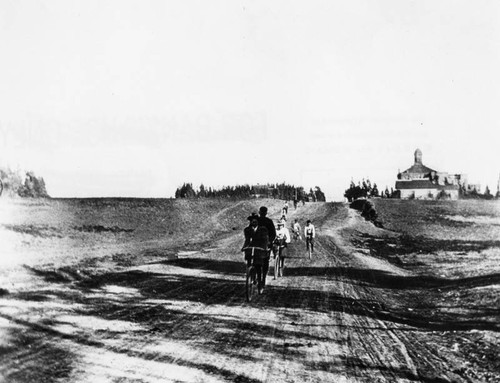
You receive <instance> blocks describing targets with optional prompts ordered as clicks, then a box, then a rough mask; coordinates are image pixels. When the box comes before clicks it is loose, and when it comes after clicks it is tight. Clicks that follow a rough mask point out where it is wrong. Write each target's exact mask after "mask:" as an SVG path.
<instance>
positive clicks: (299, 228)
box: [293, 218, 302, 241]
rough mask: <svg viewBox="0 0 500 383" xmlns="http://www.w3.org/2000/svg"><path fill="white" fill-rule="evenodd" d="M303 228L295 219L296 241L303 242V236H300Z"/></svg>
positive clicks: (294, 235)
mask: <svg viewBox="0 0 500 383" xmlns="http://www.w3.org/2000/svg"><path fill="white" fill-rule="evenodd" d="M300 231H301V227H300V223H299V220H298V219H297V218H295V222H294V224H293V239H294V240H295V241H296V240H297V239H300V240H302V236H301V235H300Z"/></svg>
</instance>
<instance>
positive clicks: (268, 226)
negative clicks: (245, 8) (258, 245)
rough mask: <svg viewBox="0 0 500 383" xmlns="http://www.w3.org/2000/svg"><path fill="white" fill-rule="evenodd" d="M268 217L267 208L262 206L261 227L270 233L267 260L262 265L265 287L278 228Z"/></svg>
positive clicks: (260, 210) (260, 212)
mask: <svg viewBox="0 0 500 383" xmlns="http://www.w3.org/2000/svg"><path fill="white" fill-rule="evenodd" d="M266 215H267V207H265V206H261V207H260V209H259V226H264V227H265V228H266V229H267V233H268V243H267V249H268V253H267V260H266V261H265V262H264V264H263V265H262V274H263V278H262V280H263V287H264V286H265V285H266V277H267V272H268V271H269V259H270V258H271V250H272V246H273V242H274V238H276V228H275V227H274V223H273V221H272V219H270V218H268V217H266Z"/></svg>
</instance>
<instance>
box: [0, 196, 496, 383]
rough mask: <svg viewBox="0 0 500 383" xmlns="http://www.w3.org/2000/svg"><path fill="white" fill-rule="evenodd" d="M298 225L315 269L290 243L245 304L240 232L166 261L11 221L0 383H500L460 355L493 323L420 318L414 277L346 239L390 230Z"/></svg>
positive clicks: (161, 246) (348, 215)
mask: <svg viewBox="0 0 500 383" xmlns="http://www.w3.org/2000/svg"><path fill="white" fill-rule="evenodd" d="M274 207H275V209H274V211H275V212H277V210H278V207H277V206H274ZM225 213H226V212H225V211H224V210H222V211H221V213H220V215H224V214H225ZM294 216H297V217H300V218H301V219H302V218H304V217H310V218H312V219H313V221H314V222H315V223H316V225H317V228H318V241H317V247H316V252H315V253H314V254H313V259H312V260H309V259H308V258H307V257H306V255H305V249H304V248H305V245H304V243H303V242H300V241H299V242H295V243H292V244H291V245H290V252H289V255H290V258H289V259H288V260H287V265H286V269H285V276H284V277H283V278H279V279H278V280H273V279H272V277H271V276H269V277H268V286H267V288H266V291H265V292H264V294H263V295H262V296H259V297H258V298H257V299H256V300H255V301H253V302H251V303H246V302H245V298H244V296H245V295H244V274H243V273H244V265H243V262H242V255H241V254H240V253H239V252H238V249H239V248H240V247H241V244H242V233H241V231H240V228H238V230H234V231H232V232H227V231H226V232H224V233H222V234H220V235H218V234H217V235H215V236H214V237H212V239H211V240H210V241H209V242H204V243H202V242H199V244H200V246H198V247H196V246H194V247H193V246H192V243H191V246H189V245H188V244H187V243H186V244H185V246H184V248H183V247H182V246H180V245H179V244H178V246H177V248H176V252H175V254H172V252H171V251H170V250H169V249H171V248H173V246H170V247H168V246H165V243H163V242H162V241H161V239H159V240H158V241H157V242H155V241H154V240H147V241H146V240H145V241H144V243H134V244H133V246H132V245H131V244H130V243H128V245H127V246H125V247H126V248H124V246H123V245H122V244H121V241H120V238H121V237H120V236H123V238H125V236H126V235H127V232H126V231H123V232H120V233H117V232H118V231H119V230H118V228H117V227H116V230H115V232H114V233H107V232H106V233H104V234H106V235H108V237H106V238H107V239H106V240H104V239H103V241H102V242H95V241H94V242H93V243H92V245H91V246H90V245H87V244H84V243H83V242H84V241H83V240H82V243H80V247H78V246H76V245H75V244H74V241H77V240H78V238H79V237H72V241H73V244H72V245H67V246H66V245H64V244H63V242H64V241H65V240H67V237H65V236H57V235H54V236H53V235H46V236H43V235H39V236H37V235H36V234H34V233H35V232H36V231H35V230H33V227H35V226H36V225H34V226H33V225H32V226H33V227H31V229H30V230H31V232H29V233H28V231H27V230H25V232H24V233H19V230H18V232H17V233H14V234H13V233H12V231H13V230H12V228H19V227H21V226H20V222H17V221H16V222H14V223H10V225H11V226H9V225H8V224H4V226H3V229H4V230H3V235H4V239H5V238H7V239H9V240H10V241H11V242H12V241H18V242H16V243H15V244H12V245H11V246H10V247H7V250H8V251H10V252H11V255H12V254H13V253H14V252H20V253H22V252H25V257H26V258H23V259H24V260H25V261H23V263H17V264H16V263H11V264H9V265H8V267H6V268H5V269H4V272H3V273H2V274H1V275H2V280H1V282H2V286H0V287H2V288H3V290H2V292H3V293H2V296H1V297H0V334H1V336H0V339H1V340H0V342H1V343H0V358H1V359H0V360H1V364H0V379H3V380H2V381H5V382H448V381H453V382H467V381H492V382H493V381H498V380H497V379H498V378H499V377H500V374H498V371H495V370H494V369H491V370H490V371H483V372H482V375H478V371H477V370H473V367H474V366H472V365H471V364H470V362H469V356H470V355H468V354H470V349H467V348H464V347H466V345H468V344H470V343H473V342H474V341H475V339H476V340H477V339H479V338H480V339H482V341H484V342H490V343H491V344H497V339H498V336H497V334H498V329H497V328H496V327H495V325H494V324H492V325H491V326H490V325H488V326H486V325H485V324H484V323H482V322H479V321H478V322H475V323H471V322H467V323H464V324H462V325H461V326H458V327H457V326H456V323H454V322H453V320H450V321H449V322H446V321H443V320H436V319H433V318H432V317H431V316H429V317H426V315H425V313H426V311H425V308H426V302H425V297H422V295H421V291H422V289H419V288H417V284H416V283H415V279H417V280H418V277H417V276H415V275H412V274H411V271H408V270H405V269H403V268H398V267H396V266H394V265H392V264H390V263H388V262H386V261H384V260H382V259H379V258H375V257H371V256H370V255H369V249H363V248H360V247H355V246H354V245H353V243H352V241H351V239H352V237H353V236H355V235H357V234H358V233H359V232H369V233H370V234H372V235H380V236H381V237H391V236H394V235H396V234H395V233H392V232H388V231H384V230H381V229H377V228H374V227H373V226H372V225H371V224H369V223H366V222H364V221H362V220H361V219H360V217H359V216H358V215H357V214H356V213H354V212H353V211H351V210H348V209H347V208H345V207H342V206H339V205H332V204H307V205H306V206H304V207H299V209H298V210H297V211H293V210H292V212H291V217H290V218H291V219H293V217H294ZM272 218H275V217H273V216H272ZM220 219H222V218H221V216H219V217H217V221H219V220H220ZM14 221H15V220H14ZM16 225H17V226H16ZM24 227H25V228H26V226H24ZM44 230H45V232H47V231H50V230H53V231H55V232H56V231H57V230H58V229H57V227H53V226H50V225H49V226H47V227H44ZM106 230H107V231H112V230H108V229H106ZM195 231H196V230H195ZM38 233H40V230H38ZM30 235H31V237H29V236H30ZM85 235H87V234H85ZM89 235H94V236H95V235H97V234H95V233H92V234H89ZM113 236H114V237H113ZM32 237H35V238H32ZM82 238H84V237H82ZM110 238H114V239H113V240H111V239H110ZM23 241H24V242H23ZM54 246H58V250H57V251H56V250H54V253H57V254H58V255H57V256H55V258H53V259H45V260H44V261H40V260H38V261H34V260H33V252H35V251H36V249H37V248H38V249H40V252H42V253H44V252H45V253H47V252H48V249H50V248H54ZM89 246H90V247H89ZM131 248H133V250H130V249H131ZM106 249H109V252H108V253H106ZM127 249H128V251H127ZM67 252H73V253H74V252H79V253H81V254H87V255H88V256H86V257H82V256H80V257H76V258H74V254H72V255H70V254H69V253H67ZM99 252H100V253H102V254H101V255H102V256H100V257H92V256H91V255H92V254H94V255H95V254H97V253H99ZM26 254H27V255H26ZM65 255H66V257H65ZM30 257H31V258H30ZM68 258H69V259H68ZM407 282H408V283H409V284H410V283H412V286H414V287H413V288H412V287H407V286H405V284H406V283H407ZM419 313H420V314H419ZM460 339H461V340H460ZM467 350H469V351H467ZM497 350H498V349H497ZM476 367H477V366H476ZM476 367H474V368H476Z"/></svg>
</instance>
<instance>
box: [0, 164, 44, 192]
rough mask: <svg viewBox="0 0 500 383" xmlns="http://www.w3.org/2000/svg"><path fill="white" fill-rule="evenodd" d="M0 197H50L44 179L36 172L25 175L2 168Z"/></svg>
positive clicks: (0, 169) (0, 170) (0, 173)
mask: <svg viewBox="0 0 500 383" xmlns="http://www.w3.org/2000/svg"><path fill="white" fill-rule="evenodd" d="M0 195H1V196H9V197H31V198H48V197H50V196H49V194H48V193H47V189H46V187H45V181H44V179H43V178H42V177H37V176H36V175H35V173H34V172H32V171H29V172H26V173H24V175H23V173H22V172H21V171H13V170H11V169H9V168H0Z"/></svg>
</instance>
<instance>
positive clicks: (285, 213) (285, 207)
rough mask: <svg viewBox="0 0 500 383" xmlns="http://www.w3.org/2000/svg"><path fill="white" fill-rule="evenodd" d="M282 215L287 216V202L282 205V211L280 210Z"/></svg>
mask: <svg viewBox="0 0 500 383" xmlns="http://www.w3.org/2000/svg"><path fill="white" fill-rule="evenodd" d="M281 211H282V215H284V216H286V215H287V214H288V201H286V202H285V204H284V205H283V209H281Z"/></svg>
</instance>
